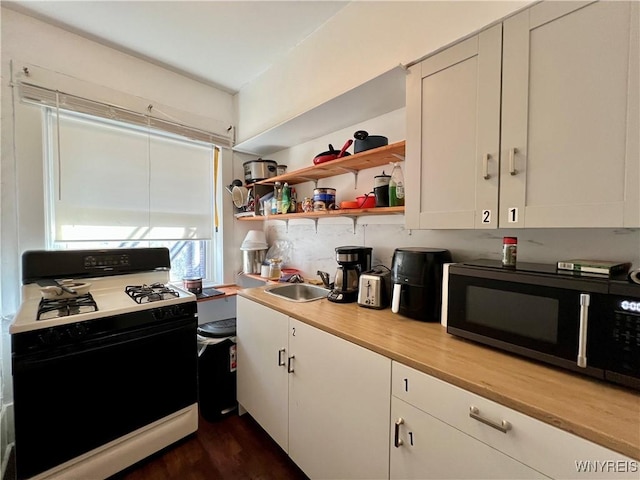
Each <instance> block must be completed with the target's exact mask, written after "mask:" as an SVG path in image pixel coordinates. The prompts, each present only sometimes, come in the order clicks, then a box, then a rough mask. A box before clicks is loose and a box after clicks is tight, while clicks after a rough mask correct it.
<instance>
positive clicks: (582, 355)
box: [578, 293, 591, 368]
mask: <svg viewBox="0 0 640 480" xmlns="http://www.w3.org/2000/svg"><path fill="white" fill-rule="evenodd" d="M590 303H591V297H590V296H589V294H588V293H581V294H580V331H579V332H578V366H579V367H580V368H587V325H588V323H589V304H590Z"/></svg>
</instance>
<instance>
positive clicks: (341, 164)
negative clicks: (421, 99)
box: [255, 140, 405, 185]
mask: <svg viewBox="0 0 640 480" xmlns="http://www.w3.org/2000/svg"><path fill="white" fill-rule="evenodd" d="M404 152H405V142H404V140H403V141H401V142H396V143H392V144H391V145H386V146H384V147H378V148H373V149H371V150H366V151H364V152H360V153H356V154H353V155H349V156H347V157H342V158H339V159H337V160H331V161H329V162H324V163H321V164H319V165H310V166H308V167H305V168H301V169H298V170H294V171H292V172H288V173H285V174H284V175H278V176H277V177H271V178H267V179H265V180H260V181H259V182H256V183H255V185H273V184H274V183H275V182H280V183H284V182H287V183H288V184H289V185H296V184H298V183H304V182H317V181H318V180H320V179H321V178H328V177H334V176H336V175H342V174H344V173H356V172H359V171H360V170H365V169H367V168H373V167H379V166H380V165H386V164H388V163H390V162H401V161H403V160H404ZM396 155H398V156H396Z"/></svg>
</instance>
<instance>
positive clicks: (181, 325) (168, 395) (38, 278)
mask: <svg viewBox="0 0 640 480" xmlns="http://www.w3.org/2000/svg"><path fill="white" fill-rule="evenodd" d="M169 269H170V260H169V251H168V250H167V249H166V248H140V249H112V250H76V251H30V252H25V253H24V254H23V257H22V280H23V287H22V304H21V306H20V308H19V310H18V313H17V314H16V317H15V319H14V321H13V323H12V324H11V326H10V328H9V333H10V334H11V357H12V374H13V386H14V388H13V390H14V412H15V454H16V455H15V458H16V472H17V475H16V477H17V480H27V479H29V480H44V479H65V480H66V479H69V478H95V479H100V478H102V479H104V478H108V477H110V476H112V475H114V474H116V473H118V472H119V471H121V470H123V469H125V468H127V467H129V466H130V465H132V464H134V463H136V462H138V461H140V460H143V459H144V458H146V457H147V456H149V455H151V454H153V453H155V452H157V451H158V450H161V449H163V448H165V447H167V446H169V445H171V444H173V443H174V442H177V441H178V440H180V439H182V438H184V437H185V436H188V435H190V434H192V433H194V432H195V431H196V430H197V428H198V405H197V365H198V358H197V340H196V330H197V323H198V321H197V304H196V296H195V295H194V294H192V293H190V292H187V291H185V290H183V289H181V288H180V287H177V286H174V285H170V284H169ZM63 279H74V281H73V282H67V283H63V282H62V280H63ZM86 283H90V284H91V285H90V286H89V291H88V293H86V294H85V292H84V291H83V292H80V287H77V288H78V291H77V292H75V291H72V292H68V291H67V292H64V290H63V289H61V288H59V285H60V284H62V285H65V286H68V285H79V284H86ZM50 286H55V287H56V288H55V289H48V291H47V295H46V296H47V297H51V296H52V295H53V293H52V290H53V291H54V292H55V295H54V298H53V299H49V298H46V299H43V291H42V290H41V289H42V288H46V287H50ZM85 287H86V285H85ZM60 432H65V435H64V437H61V436H60V435H61V434H60Z"/></svg>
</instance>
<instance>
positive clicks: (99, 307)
mask: <svg viewBox="0 0 640 480" xmlns="http://www.w3.org/2000/svg"><path fill="white" fill-rule="evenodd" d="M83 281H86V282H88V283H91V287H90V291H89V294H88V295H89V296H80V297H78V299H79V301H80V302H79V303H80V305H77V306H76V305H74V304H75V303H77V301H76V299H75V298H60V299H55V300H52V301H49V300H43V297H42V292H41V291H40V289H41V288H42V287H41V286H40V285H38V284H37V283H29V284H26V285H23V287H22V303H21V305H20V308H19V310H18V312H17V314H16V316H15V318H14V321H13V323H12V324H11V326H10V327H9V333H12V334H13V333H20V332H27V331H30V330H38V329H41V328H49V327H55V326H58V325H67V324H71V323H76V322H82V321H86V320H92V319H96V318H103V317H106V316H114V315H120V314H123V313H129V312H136V311H141V310H146V309H149V308H160V307H164V306H168V305H172V304H179V303H185V302H193V301H195V300H196V296H195V295H194V294H193V293H190V292H187V291H186V290H183V289H181V288H180V287H177V286H174V285H170V284H169V273H168V271H153V272H143V273H136V274H123V275H115V276H110V277H95V278H83ZM160 285H162V287H159V286H160ZM134 287H135V288H134ZM127 288H129V291H133V290H135V293H134V295H135V298H133V297H131V296H130V295H129V293H128V292H127ZM145 293H146V296H145ZM149 294H151V296H149ZM54 302H55V303H54ZM56 303H58V304H59V308H56V307H57V305H56ZM92 304H93V305H92ZM42 307H45V309H46V308H47V307H49V309H48V311H43V308H42ZM38 317H39V319H38Z"/></svg>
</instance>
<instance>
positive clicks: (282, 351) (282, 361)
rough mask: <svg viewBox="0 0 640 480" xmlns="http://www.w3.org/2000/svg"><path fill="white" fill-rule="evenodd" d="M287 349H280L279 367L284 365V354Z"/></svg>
mask: <svg viewBox="0 0 640 480" xmlns="http://www.w3.org/2000/svg"><path fill="white" fill-rule="evenodd" d="M284 352H285V349H284V348H281V349H280V350H278V366H279V367H284V359H283V358H282V355H284Z"/></svg>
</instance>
